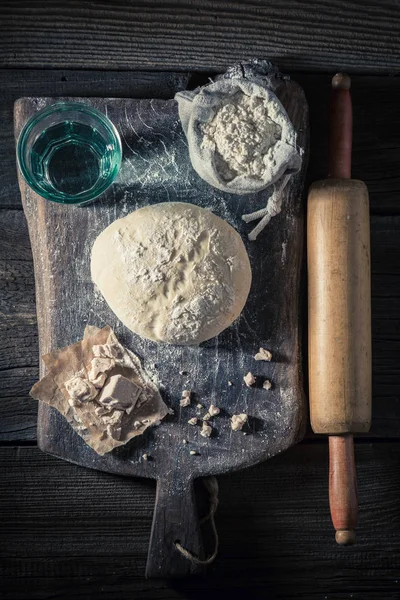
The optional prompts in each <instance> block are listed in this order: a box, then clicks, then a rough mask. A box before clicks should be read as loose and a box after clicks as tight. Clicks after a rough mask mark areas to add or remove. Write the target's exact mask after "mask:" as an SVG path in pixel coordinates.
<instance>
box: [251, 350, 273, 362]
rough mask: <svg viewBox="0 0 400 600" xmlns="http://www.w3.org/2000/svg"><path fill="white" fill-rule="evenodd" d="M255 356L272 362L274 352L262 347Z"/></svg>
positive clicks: (256, 358) (257, 358)
mask: <svg viewBox="0 0 400 600" xmlns="http://www.w3.org/2000/svg"><path fill="white" fill-rule="evenodd" d="M254 358H255V360H266V361H267V362H271V360H272V352H270V351H269V350H266V349H265V348H260V349H259V351H258V352H257V354H256V355H255V356H254Z"/></svg>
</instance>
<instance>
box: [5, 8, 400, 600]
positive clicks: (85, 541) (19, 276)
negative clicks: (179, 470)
mask: <svg viewBox="0 0 400 600" xmlns="http://www.w3.org/2000/svg"><path fill="white" fill-rule="evenodd" d="M399 34H400V14H399V9H398V4H397V3H396V2H395V1H394V0H393V1H388V0H386V1H385V2H380V3H379V4H378V3H375V2H372V1H369V2H336V3H335V2H334V3H332V2H331V1H328V0H320V1H319V2H316V3H309V2H308V3H307V2H290V1H289V0H285V1H283V2H279V3H278V2H276V3H275V5H273V4H272V3H267V2H264V1H262V0H252V1H248V2H245V1H243V0H242V1H241V2H228V1H223V0H221V1H219V2H217V1H214V0H199V1H197V2H190V1H189V0H186V1H178V2H173V3H171V2H170V3H167V2H164V1H156V0H153V1H151V0H140V1H136V2H134V1H133V0H132V1H128V2H127V1H122V0H121V1H113V2H108V3H106V2H85V1H83V0H73V1H71V2H69V3H64V2H61V1H54V0H53V1H49V2H37V1H35V0H33V1H30V2H27V1H25V2H21V1H20V2H3V3H2V4H1V7H0V67H1V68H0V115H1V128H0V140H1V144H0V164H1V169H0V331H1V333H0V341H1V343H0V397H1V402H0V464H1V479H0V532H1V533H0V535H1V537H2V540H1V542H2V543H1V544H0V555H1V577H2V582H1V584H0V597H1V598H4V599H5V600H33V599H35V600H39V599H40V600H41V599H50V598H52V599H53V598H57V599H58V600H59V599H68V600H69V599H71V598H74V599H83V600H90V599H92V598H93V599H94V598H96V600H97V599H99V598H100V599H101V598H109V599H112V600H114V599H116V598H118V600H125V599H126V600H128V599H129V600H131V599H132V598H144V599H147V598H149V599H150V598H151V599H153V598H158V599H160V600H161V599H168V600H170V599H173V598H174V599H175V598H176V599H178V598H203V597H225V596H227V595H228V594H229V595H230V597H233V598H236V597H242V596H243V595H244V596H245V597H248V598H252V599H253V598H265V597H267V596H268V597H269V598H277V599H285V600H286V599H287V600H292V599H294V598H305V599H310V600H313V599H315V600H324V599H332V600H333V599H334V600H339V599H343V600H344V599H350V598H352V599H353V600H386V599H398V598H400V498H399V496H400V367H399V365H400V109H399V106H400V78H398V77H395V76H396V75H398V74H399V71H400V35H399ZM250 56H261V57H270V58H271V59H273V60H275V61H276V62H277V64H278V65H279V66H280V68H281V69H282V70H284V71H286V72H289V73H290V74H291V75H292V76H293V77H294V78H295V79H297V80H298V81H299V83H301V84H302V85H303V87H304V90H305V92H306V95H307V98H308V100H309V103H310V112H311V158H310V167H309V173H308V180H309V181H312V180H314V179H317V178H320V177H324V176H325V171H326V107H327V100H328V96H329V85H330V76H331V75H332V73H334V72H335V71H337V70H339V69H343V70H344V69H346V70H348V71H349V72H350V73H351V74H352V79H353V105H354V159H353V176H354V177H356V178H357V177H358V178H360V179H363V180H364V181H365V182H366V183H367V185H368V188H369V191H370V198H371V214H372V217H371V226H372V227H371V229H372V231H371V234H372V296H373V298H372V309H373V325H372V326H373V376H374V387H373V391H374V398H373V425H372V429H371V432H370V433H369V434H368V435H366V436H363V437H361V436H360V437H359V438H357V440H356V458H357V463H358V479H359V494H360V518H359V527H358V545H357V546H354V547H350V548H340V547H338V546H336V545H335V543H334V539H333V532H332V528H331V524H330V517H329V507H328V497H327V458H328V456H327V444H326V440H324V439H318V438H316V437H315V436H312V435H311V434H310V435H308V437H307V439H306V440H305V441H304V442H303V443H302V444H300V445H298V446H297V447H295V448H293V449H292V450H290V451H289V452H286V453H285V454H283V455H281V456H279V457H277V458H275V459H272V460H270V461H268V462H266V463H264V464H262V465H260V466H258V467H255V468H253V469H249V470H247V471H244V472H239V473H235V474H233V475H228V476H223V477H220V478H219V484H220V510H219V512H218V516H217V527H218V531H219V534H220V538H221V545H220V552H219V556H218V558H217V560H216V561H215V563H214V564H213V566H212V567H211V568H210V569H209V575H208V577H207V578H206V579H200V580H197V579H189V580H183V581H169V582H168V581H163V580H149V581H146V580H145V579H144V577H143V572H144V566H145V559H146V551H147V544H148V540H149V535H150V524H151V516H152V508H153V502H154V494H155V488H154V485H153V483H152V482H150V481H148V480H141V479H137V480H130V479H123V478H117V477H113V476H111V475H107V474H104V473H98V472H95V471H90V470H85V469H83V468H79V467H75V466H73V465H70V464H68V463H65V462H62V461H58V460H56V459H53V458H51V457H49V456H46V455H44V454H43V453H41V452H40V451H39V450H38V449H37V448H36V443H35V439H36V404H35V402H33V401H31V400H29V399H28V390H29V389H30V387H31V385H32V384H33V383H34V382H35V381H36V380H37V377H38V347H37V328H36V315H35V293H34V278H33V266H32V257H31V251H30V245H29V239H28V235H27V230H26V224H25V220H24V216H23V213H22V210H21V202H20V196H19V191H18V185H17V179H16V167H15V158H14V141H13V130H12V108H13V101H14V100H15V99H16V98H18V97H20V96H24V95H48V96H50V95H64V96H66V95H71V96H73V95H91V96H130V95H135V96H142V97H146V96H149V95H152V94H153V93H154V90H157V93H158V94H159V96H160V97H162V96H164V97H171V96H172V95H173V93H174V90H175V89H176V88H177V86H180V85H182V83H183V82H188V83H189V85H192V86H194V85H196V84H198V83H201V82H202V81H204V80H206V78H207V74H209V73H212V72H215V71H218V70H219V71H221V70H223V69H224V68H225V67H226V66H227V65H229V64H232V63H234V62H235V61H238V60H240V59H243V58H248V57H250ZM138 70H140V71H147V72H146V73H140V72H139V73H138V72H136V73H135V71H138ZM149 70H151V71H152V72H150V73H149V72H148V71H149ZM177 72H179V73H178V74H176V73H177ZM193 72H195V74H194V75H193ZM201 492H202V490H201V484H199V494H200V496H201V495H202V494H201ZM203 500H204V499H203Z"/></svg>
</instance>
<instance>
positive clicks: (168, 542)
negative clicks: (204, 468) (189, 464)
mask: <svg viewBox="0 0 400 600" xmlns="http://www.w3.org/2000/svg"><path fill="white" fill-rule="evenodd" d="M177 543H179V544H180V545H181V546H182V547H183V548H185V549H186V550H188V551H189V552H190V553H191V554H192V555H194V556H195V557H197V558H200V559H202V558H203V544H202V539H201V532H200V522H199V517H198V512H197V507H196V498H195V493H194V487H193V480H189V481H184V482H182V481H176V480H173V481H170V480H168V479H166V478H165V479H160V480H158V481H157V493H156V502H155V508H154V515H153V525H152V529H151V536H150V545H149V552H148V556H147V566H146V577H162V578H168V577H185V576H187V575H193V574H199V573H203V572H204V567H203V566H201V565H197V564H194V563H193V562H191V561H190V560H189V559H188V558H186V557H185V556H183V554H182V553H181V552H180V551H179V550H178V548H177V545H176V544H177Z"/></svg>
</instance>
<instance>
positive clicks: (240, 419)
mask: <svg viewBox="0 0 400 600" xmlns="http://www.w3.org/2000/svg"><path fill="white" fill-rule="evenodd" d="M247 421H248V417H247V415H246V413H241V414H240V415H232V417H231V427H232V431H240V430H241V429H242V428H243V425H245V424H246V423H247Z"/></svg>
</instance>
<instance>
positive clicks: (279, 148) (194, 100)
mask: <svg viewBox="0 0 400 600" xmlns="http://www.w3.org/2000/svg"><path fill="white" fill-rule="evenodd" d="M280 78H281V76H280V74H279V71H278V70H277V69H276V68H275V67H273V66H272V65H271V63H268V62H266V61H257V60H255V61H249V62H248V63H241V64H240V65H236V66H235V67H232V68H230V69H228V71H227V73H225V75H223V76H221V77H218V78H217V79H216V81H215V82H212V83H210V84H208V85H205V86H203V87H200V88H197V89H196V90H194V91H183V92H179V93H178V94H176V95H175V99H176V100H177V102H178V105H179V116H180V119H181V122H182V127H183V130H184V132H185V135H186V137H187V140H188V145H189V155H190V159H191V162H192V165H193V168H194V169H195V170H196V172H197V173H198V174H199V175H200V177H202V178H203V179H204V180H205V181H207V183H209V184H210V185H212V186H213V187H216V188H218V189H220V190H222V191H224V192H229V193H232V194H241V195H242V194H243V195H244V194H254V193H257V192H260V191H261V190H264V189H266V188H269V187H270V186H274V191H273V193H272V195H271V197H270V198H269V200H268V204H267V206H265V207H264V208H262V209H260V210H258V211H256V212H255V213H252V214H250V215H244V216H243V219H244V220H245V221H247V222H249V221H252V220H256V219H261V221H260V223H259V224H258V225H257V227H256V228H255V229H254V230H253V231H252V232H251V233H250V235H249V238H250V239H255V238H256V237H257V235H258V234H259V233H260V231H261V230H262V229H263V228H264V227H265V226H266V224H267V223H268V222H269V220H270V219H271V218H272V217H273V216H274V215H276V214H278V213H279V212H280V210H281V205H282V199H283V195H282V192H283V189H284V188H285V186H286V185H287V183H288V181H289V178H290V176H291V175H293V174H294V173H297V172H298V171H299V169H300V167H301V156H302V149H300V148H298V146H297V143H296V131H295V129H294V127H293V125H292V123H291V121H290V119H289V117H288V115H287V113H286V111H285V109H284V107H283V105H282V103H281V102H280V100H279V99H278V97H277V96H276V94H275V93H274V90H275V89H276V81H278V80H279V79H280Z"/></svg>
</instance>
